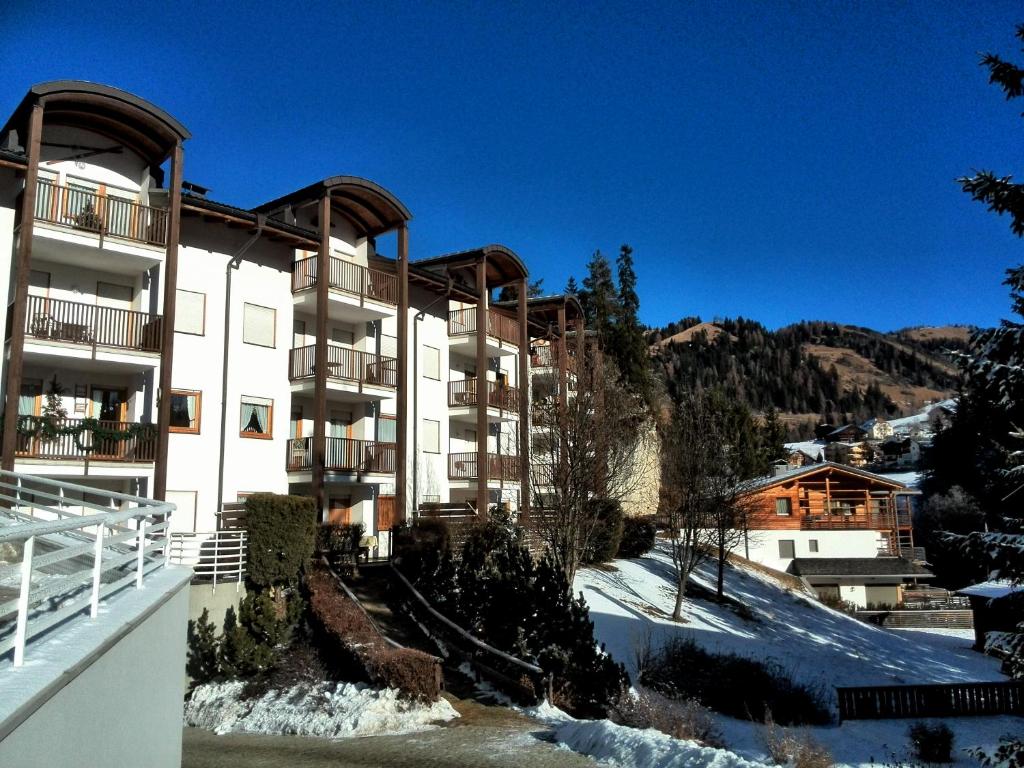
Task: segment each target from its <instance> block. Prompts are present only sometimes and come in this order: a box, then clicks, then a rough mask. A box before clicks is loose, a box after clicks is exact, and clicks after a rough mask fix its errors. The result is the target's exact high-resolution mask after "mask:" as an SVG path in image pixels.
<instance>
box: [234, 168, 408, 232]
mask: <svg viewBox="0 0 1024 768" xmlns="http://www.w3.org/2000/svg"><path fill="white" fill-rule="evenodd" d="M324 197H327V198H330V201H331V215H332V216H333V215H335V214H337V215H338V216H341V217H342V218H344V219H347V220H348V221H350V222H351V223H352V225H353V226H354V227H355V228H356V231H357V232H358V233H359V235H360V236H361V237H376V236H377V235H382V234H384V233H385V232H389V231H391V230H392V229H395V228H397V227H399V226H401V225H402V224H404V223H406V222H408V221H410V220H411V219H412V214H411V213H410V212H409V209H408V208H406V207H405V205H403V204H402V202H401V201H400V200H399V199H398V198H397V197H395V195H393V194H392V193H391V192H389V191H388V190H386V189H384V187H382V186H381V185H380V184H377V183H375V182H372V181H370V180H369V179H364V178H361V177H359V176H331V177H329V178H326V179H322V180H320V181H317V182H315V183H313V184H310V185H309V186H308V187H303V188H302V189H299V190H296V191H295V192H291V193H289V194H287V195H284V196H283V197H279V198H277V199H275V200H271V201H270V202H268V203H263V205H259V206H257V207H255V208H253V212H255V213H265V214H267V215H268V216H270V217H271V218H274V217H277V216H278V214H281V213H283V212H284V211H285V210H287V209H288V208H301V207H304V206H306V205H310V204H313V203H316V202H318V201H320V200H322V199H323V198H324Z"/></svg>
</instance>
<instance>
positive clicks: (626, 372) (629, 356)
mask: <svg viewBox="0 0 1024 768" xmlns="http://www.w3.org/2000/svg"><path fill="white" fill-rule="evenodd" d="M615 266H616V269H617V271H618V278H619V293H618V310H619V311H618V317H617V318H616V323H615V327H614V343H613V344H612V347H611V349H609V350H608V351H609V353H610V354H612V356H613V357H614V359H615V362H616V364H617V365H618V368H619V372H620V373H621V374H622V378H623V380H624V381H625V382H626V383H627V384H628V385H629V386H630V388H631V389H633V391H635V392H637V393H639V394H641V395H643V396H645V397H647V396H648V395H649V393H650V358H649V355H648V354H647V342H646V340H645V339H644V332H643V328H642V327H641V325H640V318H639V313H640V297H639V296H638V295H637V292H636V272H635V271H634V269H633V249H632V248H630V247H629V246H628V245H623V246H622V247H621V248H620V249H619V257H618V259H617V260H616V264H615Z"/></svg>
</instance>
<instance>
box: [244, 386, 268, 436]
mask: <svg viewBox="0 0 1024 768" xmlns="http://www.w3.org/2000/svg"><path fill="white" fill-rule="evenodd" d="M273 427H274V401H273V400H270V399H269V398H266V397H250V396H249V395H242V413H241V418H240V420H239V425H238V433H239V435H241V436H242V437H256V438H263V439H266V438H269V437H271V436H272V435H273V431H274V429H273Z"/></svg>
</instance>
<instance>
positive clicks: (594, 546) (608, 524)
mask: <svg viewBox="0 0 1024 768" xmlns="http://www.w3.org/2000/svg"><path fill="white" fill-rule="evenodd" d="M590 504H591V505H593V506H592V509H591V512H592V514H594V515H595V517H596V522H595V524H594V530H593V533H591V535H590V546H589V548H588V549H589V551H588V552H587V553H586V557H585V560H586V562H588V563H607V562H608V561H609V560H613V559H615V555H616V554H617V553H618V551H619V542H620V541H621V540H622V526H623V522H622V521H623V515H622V504H620V503H619V502H618V501H615V500H613V499H594V500H593V501H591V502H590Z"/></svg>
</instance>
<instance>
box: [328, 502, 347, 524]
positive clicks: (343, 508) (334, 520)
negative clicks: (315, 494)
mask: <svg viewBox="0 0 1024 768" xmlns="http://www.w3.org/2000/svg"><path fill="white" fill-rule="evenodd" d="M328 504H329V506H328V508H327V522H328V523H330V524H331V525H349V524H351V522H352V497H351V496H332V497H331V499H330V501H329V502H328Z"/></svg>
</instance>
